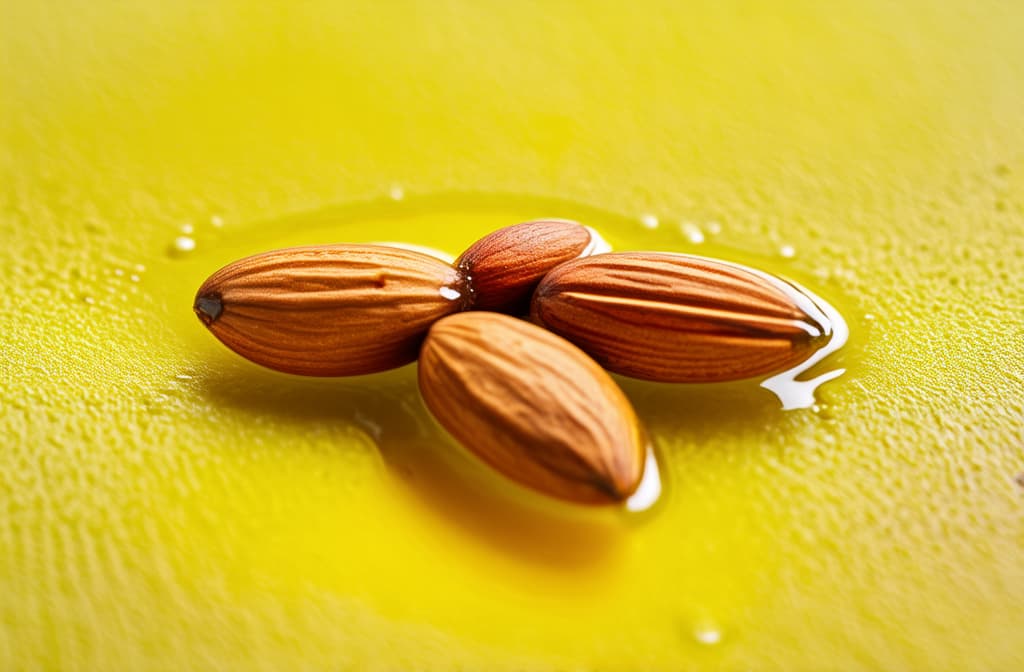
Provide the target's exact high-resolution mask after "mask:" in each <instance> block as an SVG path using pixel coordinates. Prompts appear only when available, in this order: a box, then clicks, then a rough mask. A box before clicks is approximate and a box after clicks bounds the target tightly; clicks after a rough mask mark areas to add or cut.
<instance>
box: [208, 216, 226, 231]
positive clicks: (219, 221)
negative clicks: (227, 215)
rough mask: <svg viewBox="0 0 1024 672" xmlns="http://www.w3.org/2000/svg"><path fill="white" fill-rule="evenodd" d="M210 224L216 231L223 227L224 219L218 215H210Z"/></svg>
mask: <svg viewBox="0 0 1024 672" xmlns="http://www.w3.org/2000/svg"><path fill="white" fill-rule="evenodd" d="M210 224H211V225H213V226H215V227H217V228H218V229H219V228H220V227H222V226H224V218H223V217H221V216H220V215H212V216H211V217H210Z"/></svg>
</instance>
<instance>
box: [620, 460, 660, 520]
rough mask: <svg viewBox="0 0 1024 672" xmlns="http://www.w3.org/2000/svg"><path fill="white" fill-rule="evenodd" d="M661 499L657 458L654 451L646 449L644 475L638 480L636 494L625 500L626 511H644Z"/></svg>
mask: <svg viewBox="0 0 1024 672" xmlns="http://www.w3.org/2000/svg"><path fill="white" fill-rule="evenodd" d="M659 497H661V473H660V472H659V470H658V458H657V457H655V455H654V450H653V449H652V448H651V447H650V446H648V447H647V460H646V461H645V462H644V475H643V477H642V478H641V479H640V485H638V486H637V488H636V492H634V493H633V494H632V495H630V497H629V499H627V500H626V504H625V506H626V510H627V511H632V512H637V511H646V510H647V509H649V508H651V507H652V506H654V503H655V502H657V501H658V498H659Z"/></svg>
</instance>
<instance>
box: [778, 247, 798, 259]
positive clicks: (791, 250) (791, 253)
mask: <svg viewBox="0 0 1024 672" xmlns="http://www.w3.org/2000/svg"><path fill="white" fill-rule="evenodd" d="M779 254H780V255H782V256H783V257H785V258H786V259H792V258H793V257H795V256H796V248H795V247H793V246H792V245H783V246H782V247H780V248H779Z"/></svg>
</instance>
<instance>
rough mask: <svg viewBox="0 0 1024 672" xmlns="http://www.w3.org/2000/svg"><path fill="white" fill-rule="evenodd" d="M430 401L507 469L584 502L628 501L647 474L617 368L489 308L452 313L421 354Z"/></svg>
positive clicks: (480, 451)
mask: <svg viewBox="0 0 1024 672" xmlns="http://www.w3.org/2000/svg"><path fill="white" fill-rule="evenodd" d="M419 383H420V391H421V392H422V394H423V399H424V401H425V402H426V404H427V407H428V408H429V409H430V411H431V412H432V413H433V414H434V417H435V418H437V420H438V422H440V423H441V425H443V426H444V427H445V428H446V429H447V430H448V431H449V432H451V434H452V435H453V436H454V437H455V438H456V439H458V441H459V442H460V443H462V445H464V446H465V447H466V448H468V449H469V450H470V451H472V452H473V453H475V454H476V455H477V456H479V457H480V458H481V459H483V460H484V461H485V462H487V463H488V464H490V465H491V466H492V467H494V468H495V469H497V470H498V471H499V472H501V473H503V474H504V475H505V476H507V477H509V478H511V479H513V480H515V481H517V482H519V483H520V484H522V485H525V486H527V487H530V488H532V489H534V490H537V491H539V492H542V493H545V494H547V495H551V496H553V497H557V498H560V499H564V500H569V501H573V502H580V503H584V504H609V503H614V502H621V501H623V500H624V499H626V498H627V497H628V496H629V495H630V494H632V493H633V491H634V490H636V488H637V485H638V484H639V482H640V478H641V476H642V475H643V468H644V457H645V453H646V443H645V439H644V434H643V432H642V430H641V428H640V425H639V422H638V420H637V418H636V414H635V413H634V412H633V408H632V406H631V405H630V403H629V400H628V399H627V398H626V396H625V394H623V392H622V390H620V389H619V387H618V386H617V385H616V384H615V382H614V381H613V380H612V379H611V377H610V376H609V375H608V374H607V373H605V371H604V370H602V369H601V367H600V366H598V365H597V363H595V362H594V361H593V360H592V359H591V358H590V357H588V356H587V355H586V354H584V353H583V352H582V351H580V350H579V348H577V347H576V346H574V345H572V344H571V343H569V342H568V341H566V340H565V339H563V338H560V337H558V336H555V335H554V334H552V333H550V332H547V331H544V330H543V329H541V328H540V327H537V326H534V325H532V324H530V323H528V322H525V321H523V320H519V319H516V318H513V317H509V316H507V315H500V314H497V313H489V312H467V313H460V314H458V315H452V316H450V317H446V318H444V319H443V320H441V321H439V322H437V323H436V324H435V325H434V326H433V327H432V328H431V329H430V333H429V334H428V336H427V339H426V341H425V342H424V344H423V350H422V351H421V353H420V361H419Z"/></svg>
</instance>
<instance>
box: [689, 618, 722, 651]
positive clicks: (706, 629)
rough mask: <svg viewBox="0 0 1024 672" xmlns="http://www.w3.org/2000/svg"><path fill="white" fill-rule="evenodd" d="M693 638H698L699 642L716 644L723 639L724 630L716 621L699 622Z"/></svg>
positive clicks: (706, 644)
mask: <svg viewBox="0 0 1024 672" xmlns="http://www.w3.org/2000/svg"><path fill="white" fill-rule="evenodd" d="M693 638H694V639H696V640H697V643H698V644H703V645H704V646H714V645H715V644H718V643H720V642H721V641H722V630H721V628H719V627H718V626H717V625H715V624H714V623H710V622H705V623H699V624H698V625H697V626H696V627H695V628H694V629H693Z"/></svg>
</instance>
